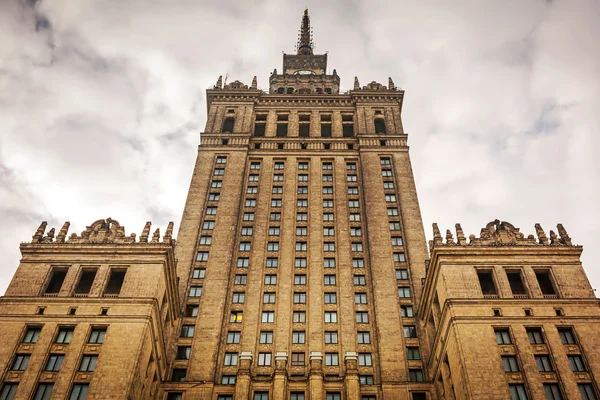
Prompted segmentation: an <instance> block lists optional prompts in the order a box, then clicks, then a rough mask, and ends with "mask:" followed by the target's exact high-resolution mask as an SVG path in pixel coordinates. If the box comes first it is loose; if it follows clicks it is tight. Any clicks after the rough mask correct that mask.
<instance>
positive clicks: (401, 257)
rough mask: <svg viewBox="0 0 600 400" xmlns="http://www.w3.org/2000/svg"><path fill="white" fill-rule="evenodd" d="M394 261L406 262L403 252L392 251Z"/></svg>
mask: <svg viewBox="0 0 600 400" xmlns="http://www.w3.org/2000/svg"><path fill="white" fill-rule="evenodd" d="M394 262H406V256H405V255H404V253H394Z"/></svg>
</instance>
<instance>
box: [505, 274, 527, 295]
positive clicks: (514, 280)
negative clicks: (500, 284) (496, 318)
mask: <svg viewBox="0 0 600 400" xmlns="http://www.w3.org/2000/svg"><path fill="white" fill-rule="evenodd" d="M506 276H507V278H508V283H509V284H510V290H511V291H512V294H513V296H526V295H527V290H526V289H525V285H524V284H523V279H522V278H521V272H520V271H506Z"/></svg>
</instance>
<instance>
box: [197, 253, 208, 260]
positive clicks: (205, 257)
mask: <svg viewBox="0 0 600 400" xmlns="http://www.w3.org/2000/svg"><path fill="white" fill-rule="evenodd" d="M196 261H199V262H203V261H208V251H199V252H198V254H197V255H196Z"/></svg>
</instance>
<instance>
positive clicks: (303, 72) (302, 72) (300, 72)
mask: <svg viewBox="0 0 600 400" xmlns="http://www.w3.org/2000/svg"><path fill="white" fill-rule="evenodd" d="M314 74H315V73H314V72H313V71H309V70H306V69H302V70H300V71H296V75H314Z"/></svg>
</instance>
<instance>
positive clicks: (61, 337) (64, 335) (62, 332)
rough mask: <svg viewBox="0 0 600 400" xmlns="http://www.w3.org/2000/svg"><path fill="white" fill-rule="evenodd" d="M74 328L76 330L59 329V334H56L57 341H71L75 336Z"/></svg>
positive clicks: (64, 342) (61, 342)
mask: <svg viewBox="0 0 600 400" xmlns="http://www.w3.org/2000/svg"><path fill="white" fill-rule="evenodd" d="M74 330H75V328H60V329H59V330H58V335H57V336H56V341H55V343H59V344H69V343H71V339H72V338H73V331H74Z"/></svg>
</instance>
